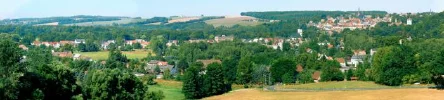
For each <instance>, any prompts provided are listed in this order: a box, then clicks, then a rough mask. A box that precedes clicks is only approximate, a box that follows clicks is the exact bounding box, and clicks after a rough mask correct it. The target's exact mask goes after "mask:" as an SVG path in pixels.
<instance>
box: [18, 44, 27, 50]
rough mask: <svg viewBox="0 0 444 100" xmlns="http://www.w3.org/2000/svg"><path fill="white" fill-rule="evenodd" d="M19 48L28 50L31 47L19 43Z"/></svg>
mask: <svg viewBox="0 0 444 100" xmlns="http://www.w3.org/2000/svg"><path fill="white" fill-rule="evenodd" d="M19 48H21V49H22V50H28V49H29V48H28V47H26V46H25V45H23V44H21V45H19Z"/></svg>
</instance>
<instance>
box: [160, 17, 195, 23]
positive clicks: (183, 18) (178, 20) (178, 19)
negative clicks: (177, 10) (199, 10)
mask: <svg viewBox="0 0 444 100" xmlns="http://www.w3.org/2000/svg"><path fill="white" fill-rule="evenodd" d="M201 18H202V17H198V16H196V17H178V18H173V19H171V20H169V21H168V23H177V22H187V21H191V20H197V19H201Z"/></svg>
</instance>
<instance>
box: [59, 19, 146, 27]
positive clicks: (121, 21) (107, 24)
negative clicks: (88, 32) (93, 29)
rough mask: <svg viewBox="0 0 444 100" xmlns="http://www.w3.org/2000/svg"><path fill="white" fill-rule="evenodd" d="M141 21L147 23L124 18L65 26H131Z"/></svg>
mask: <svg viewBox="0 0 444 100" xmlns="http://www.w3.org/2000/svg"><path fill="white" fill-rule="evenodd" d="M141 21H145V19H134V18H122V19H120V20H116V21H96V22H83V23H74V24H65V25H66V26H111V25H113V24H129V23H133V22H141Z"/></svg>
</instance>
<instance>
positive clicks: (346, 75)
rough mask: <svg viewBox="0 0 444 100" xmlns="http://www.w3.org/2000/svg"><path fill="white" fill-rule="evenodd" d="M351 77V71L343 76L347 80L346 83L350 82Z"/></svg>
mask: <svg viewBox="0 0 444 100" xmlns="http://www.w3.org/2000/svg"><path fill="white" fill-rule="evenodd" d="M351 77H353V69H350V70H348V71H347V73H346V74H345V78H346V79H347V81H350V80H351Z"/></svg>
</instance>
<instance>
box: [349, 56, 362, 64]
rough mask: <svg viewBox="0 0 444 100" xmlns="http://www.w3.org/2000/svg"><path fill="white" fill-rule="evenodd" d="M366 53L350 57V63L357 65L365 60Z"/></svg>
mask: <svg viewBox="0 0 444 100" xmlns="http://www.w3.org/2000/svg"><path fill="white" fill-rule="evenodd" d="M364 58H365V55H353V56H352V58H351V59H350V64H351V65H354V67H357V66H358V64H359V63H362V62H364Z"/></svg>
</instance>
